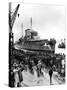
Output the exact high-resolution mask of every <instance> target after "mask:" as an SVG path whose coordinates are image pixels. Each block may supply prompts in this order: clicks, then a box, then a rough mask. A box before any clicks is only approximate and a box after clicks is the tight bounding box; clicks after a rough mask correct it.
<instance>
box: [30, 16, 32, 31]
mask: <svg viewBox="0 0 67 90" xmlns="http://www.w3.org/2000/svg"><path fill="white" fill-rule="evenodd" d="M30 25H31V29H32V17H31V19H30Z"/></svg>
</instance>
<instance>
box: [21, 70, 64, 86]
mask: <svg viewBox="0 0 67 90" xmlns="http://www.w3.org/2000/svg"><path fill="white" fill-rule="evenodd" d="M42 72H43V75H42V76H40V77H37V72H36V70H34V75H32V74H31V73H30V72H29V70H27V72H26V71H23V72H22V75H23V82H21V86H22V87H29V86H46V85H50V78H49V74H48V70H46V69H44V70H42ZM56 75H57V73H56V72H54V73H53V77H52V85H57V84H64V82H63V81H61V80H59V79H58V78H57V77H56Z"/></svg>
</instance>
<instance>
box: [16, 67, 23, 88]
mask: <svg viewBox="0 0 67 90" xmlns="http://www.w3.org/2000/svg"><path fill="white" fill-rule="evenodd" d="M23 70H24V69H23V68H21V69H20V70H18V76H19V82H18V84H17V87H21V82H22V81H23V75H22V71H23Z"/></svg>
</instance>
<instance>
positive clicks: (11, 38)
mask: <svg viewBox="0 0 67 90" xmlns="http://www.w3.org/2000/svg"><path fill="white" fill-rule="evenodd" d="M19 6H20V4H18V5H17V7H16V9H15V11H14V12H12V10H11V2H10V3H9V86H10V87H11V64H12V62H13V59H14V56H13V48H14V34H13V32H12V28H13V25H14V22H15V19H16V15H17V12H18V9H19Z"/></svg>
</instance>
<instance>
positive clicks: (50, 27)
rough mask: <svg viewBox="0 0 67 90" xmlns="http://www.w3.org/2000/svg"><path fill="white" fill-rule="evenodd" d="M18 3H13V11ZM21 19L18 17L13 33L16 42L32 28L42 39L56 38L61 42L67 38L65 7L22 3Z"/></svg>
mask: <svg viewBox="0 0 67 90" xmlns="http://www.w3.org/2000/svg"><path fill="white" fill-rule="evenodd" d="M17 4H18V3H12V11H14V9H15V8H16V6H17ZM18 13H19V17H18V16H17V17H16V20H15V23H14V26H13V33H14V41H17V40H18V39H19V38H20V37H21V36H22V35H23V36H24V35H25V30H26V29H27V28H30V27H31V24H30V18H31V17H32V29H33V30H35V31H37V32H38V35H39V36H40V38H41V39H50V38H55V39H56V40H61V39H64V38H65V7H64V6H59V5H48V4H47V5H46V4H32V3H21V4H20V7H19V10H18Z"/></svg>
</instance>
